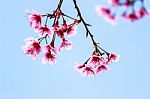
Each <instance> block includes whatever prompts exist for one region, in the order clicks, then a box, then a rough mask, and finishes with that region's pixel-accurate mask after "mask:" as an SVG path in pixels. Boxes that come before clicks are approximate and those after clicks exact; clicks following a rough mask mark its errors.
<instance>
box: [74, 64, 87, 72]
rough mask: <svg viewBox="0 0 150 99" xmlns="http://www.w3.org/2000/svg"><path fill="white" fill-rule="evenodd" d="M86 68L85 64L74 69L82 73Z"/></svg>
mask: <svg viewBox="0 0 150 99" xmlns="http://www.w3.org/2000/svg"><path fill="white" fill-rule="evenodd" d="M84 67H85V64H83V65H77V66H75V67H74V69H75V70H76V71H79V72H81V71H82V70H83V68H84Z"/></svg>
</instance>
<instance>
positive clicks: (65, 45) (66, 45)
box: [59, 39, 72, 51]
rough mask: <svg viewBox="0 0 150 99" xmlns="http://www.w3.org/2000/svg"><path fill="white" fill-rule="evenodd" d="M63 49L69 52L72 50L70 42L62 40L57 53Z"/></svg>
mask: <svg viewBox="0 0 150 99" xmlns="http://www.w3.org/2000/svg"><path fill="white" fill-rule="evenodd" d="M63 48H65V49H67V50H69V49H71V48H72V42H71V41H68V40H66V39H62V42H61V45H60V46H59V51H61V50H62V49H63Z"/></svg>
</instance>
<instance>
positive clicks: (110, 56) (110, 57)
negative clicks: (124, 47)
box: [106, 53, 120, 64]
mask: <svg viewBox="0 0 150 99" xmlns="http://www.w3.org/2000/svg"><path fill="white" fill-rule="evenodd" d="M119 58H120V56H119V55H117V54H115V53H108V58H107V62H106V64H109V63H110V62H112V61H114V62H118V61H119Z"/></svg>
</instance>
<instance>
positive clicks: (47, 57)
mask: <svg viewBox="0 0 150 99" xmlns="http://www.w3.org/2000/svg"><path fill="white" fill-rule="evenodd" d="M47 62H48V63H49V64H54V63H56V58H55V56H54V55H53V54H52V53H51V51H48V52H46V53H45V55H44V57H43V59H42V64H44V65H45V64H46V63H47Z"/></svg>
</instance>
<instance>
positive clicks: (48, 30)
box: [22, 9, 79, 64]
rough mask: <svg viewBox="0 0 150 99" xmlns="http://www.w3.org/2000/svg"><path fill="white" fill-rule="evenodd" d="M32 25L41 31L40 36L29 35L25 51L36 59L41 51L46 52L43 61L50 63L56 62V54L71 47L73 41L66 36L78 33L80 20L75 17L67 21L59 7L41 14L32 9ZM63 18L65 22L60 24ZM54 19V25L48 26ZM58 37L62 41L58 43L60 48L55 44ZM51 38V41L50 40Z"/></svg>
mask: <svg viewBox="0 0 150 99" xmlns="http://www.w3.org/2000/svg"><path fill="white" fill-rule="evenodd" d="M27 15H28V19H29V23H30V26H31V27H32V28H33V29H34V31H35V32H38V33H39V38H38V39H34V38H32V37H29V38H27V39H26V40H25V43H26V45H25V46H23V47H22V48H23V50H24V53H25V54H27V55H29V56H32V58H33V59H34V60H35V59H36V58H37V56H38V55H39V54H40V52H41V51H43V52H44V57H43V59H42V63H43V64H46V63H47V62H48V63H50V64H54V63H56V55H58V53H59V52H60V51H62V49H71V48H72V42H71V41H69V40H67V38H66V36H68V37H72V36H74V35H75V34H76V33H77V31H76V30H77V26H78V23H79V21H78V20H76V19H74V20H73V21H72V22H71V21H69V22H68V23H67V22H66V19H65V18H64V14H63V13H62V12H61V10H59V9H57V10H55V11H54V12H53V13H52V14H48V13H47V14H45V15H41V14H40V13H38V12H36V11H34V10H32V11H31V12H28V13H27ZM43 17H46V21H45V24H44V25H42V18H43ZM61 18H62V20H63V23H62V24H60V22H61ZM49 19H53V24H52V26H51V27H50V26H48V20H49ZM56 38H60V39H61V43H60V44H58V48H56V46H55V41H56ZM48 39H50V42H48V41H49V40H48ZM44 40H45V43H46V44H45V45H42V44H43V43H42V44H41V42H42V41H44Z"/></svg>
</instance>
